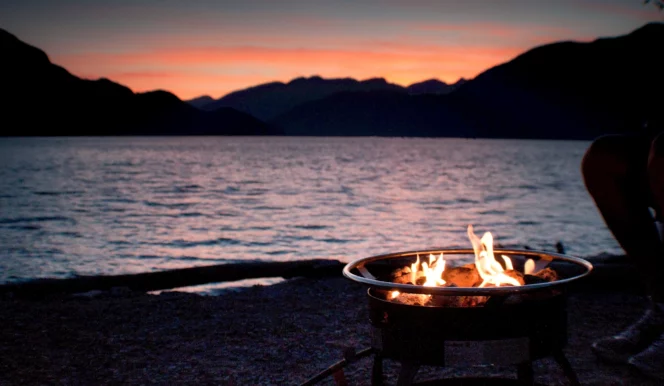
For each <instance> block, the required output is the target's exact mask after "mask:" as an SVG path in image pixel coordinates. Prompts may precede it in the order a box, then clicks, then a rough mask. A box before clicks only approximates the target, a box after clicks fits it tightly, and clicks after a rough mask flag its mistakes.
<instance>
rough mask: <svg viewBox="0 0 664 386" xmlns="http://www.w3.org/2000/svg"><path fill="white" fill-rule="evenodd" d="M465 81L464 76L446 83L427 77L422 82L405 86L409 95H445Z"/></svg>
mask: <svg viewBox="0 0 664 386" xmlns="http://www.w3.org/2000/svg"><path fill="white" fill-rule="evenodd" d="M466 82H467V80H466V79H464V78H461V79H459V80H458V81H457V82H456V83H454V84H447V83H445V82H442V81H440V80H438V79H429V80H425V81H423V82H418V83H413V84H411V85H410V86H408V87H406V90H408V93H409V94H411V95H420V94H438V95H445V94H449V93H451V92H452V91H454V90H456V89H458V88H459V87H460V86H461V85H462V84H464V83H466Z"/></svg>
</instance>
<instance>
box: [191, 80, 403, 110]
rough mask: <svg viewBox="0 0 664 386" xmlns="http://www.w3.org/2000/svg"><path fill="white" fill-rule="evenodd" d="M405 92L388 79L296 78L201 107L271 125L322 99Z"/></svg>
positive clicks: (263, 85) (242, 92) (239, 92)
mask: <svg viewBox="0 0 664 386" xmlns="http://www.w3.org/2000/svg"><path fill="white" fill-rule="evenodd" d="M389 90H394V91H403V88H402V87H401V86H398V85H396V84H391V83H388V82H386V81H385V79H380V78H375V79H368V80H365V81H358V80H355V79H351V78H344V79H323V78H321V77H319V76H313V77H310V78H296V79H293V80H292V81H290V82H288V83H281V82H273V83H265V84H261V85H258V86H255V87H251V88H248V89H244V90H239V91H235V92H232V93H230V94H228V95H226V96H224V97H222V98H221V99H218V100H216V101H214V102H212V103H209V104H206V105H204V106H201V108H203V109H205V110H214V109H218V108H220V107H231V108H234V109H237V110H239V111H243V112H245V113H248V114H251V115H253V116H254V117H256V118H258V119H262V120H264V121H269V120H271V119H273V118H275V117H277V116H278V115H280V114H283V113H285V112H286V111H288V110H290V109H292V108H294V107H296V106H298V105H300V104H302V103H306V102H310V101H314V100H317V99H322V98H325V97H327V96H330V95H332V94H336V93H339V92H350V91H389Z"/></svg>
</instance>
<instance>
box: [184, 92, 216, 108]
mask: <svg viewBox="0 0 664 386" xmlns="http://www.w3.org/2000/svg"><path fill="white" fill-rule="evenodd" d="M185 102H187V103H189V104H190V105H192V106H194V107H196V108H197V109H201V110H204V109H205V106H207V105H209V104H210V103H212V102H214V98H212V97H211V96H209V95H202V96H199V97H197V98H194V99H189V100H186V101H185Z"/></svg>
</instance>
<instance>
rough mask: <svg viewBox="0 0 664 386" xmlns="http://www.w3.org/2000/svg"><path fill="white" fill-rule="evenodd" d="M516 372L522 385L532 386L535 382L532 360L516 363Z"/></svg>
mask: <svg viewBox="0 0 664 386" xmlns="http://www.w3.org/2000/svg"><path fill="white" fill-rule="evenodd" d="M516 373H517V378H518V380H519V382H520V383H521V384H522V385H523V386H532V385H534V384H535V376H534V374H533V362H526V363H521V364H519V365H517V368H516Z"/></svg>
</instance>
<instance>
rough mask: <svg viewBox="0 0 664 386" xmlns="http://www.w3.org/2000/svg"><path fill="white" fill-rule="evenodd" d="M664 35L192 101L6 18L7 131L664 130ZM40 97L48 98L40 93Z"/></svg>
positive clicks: (523, 134)
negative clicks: (69, 59)
mask: <svg viewBox="0 0 664 386" xmlns="http://www.w3.org/2000/svg"><path fill="white" fill-rule="evenodd" d="M662 41H664V24H663V23H649V24H646V25H645V26H643V27H641V28H639V29H637V30H635V31H633V32H631V33H629V34H627V35H623V36H618V37H612V38H600V39H597V40H595V41H593V42H588V43H580V42H559V43H553V44H547V45H543V46H540V47H536V48H534V49H532V50H529V51H527V52H525V53H523V54H521V55H519V56H517V57H516V58H514V59H513V60H510V61H508V62H506V63H503V64H500V65H498V66H495V67H493V68H491V69H489V70H487V71H485V72H483V73H482V74H480V75H478V76H477V77H476V78H475V79H472V80H469V81H465V82H463V81H462V82H458V83H456V84H454V85H446V84H445V83H443V82H440V81H437V80H428V81H424V82H420V83H416V84H413V85H411V86H409V87H401V86H398V85H394V84H390V83H388V82H386V81H385V80H384V79H380V78H376V79H369V80H365V81H357V80H354V79H350V78H344V79H322V78H320V77H311V78H297V79H294V80H292V81H290V82H288V83H280V82H274V83H268V84H262V85H258V86H255V87H251V88H248V89H245V90H240V91H236V92H233V93H230V94H228V95H226V96H225V97H223V98H221V99H219V100H213V99H212V98H210V97H200V98H196V99H195V100H192V101H189V103H185V102H183V101H181V100H180V99H179V98H177V97H176V96H175V95H173V94H171V93H169V92H166V91H153V92H147V93H134V92H132V91H131V90H130V89H129V88H127V87H125V86H122V85H120V84H117V83H114V82H112V81H110V80H108V79H99V80H85V79H81V78H78V77H76V76H74V75H72V74H70V73H69V72H67V71H66V70H65V69H64V68H62V67H60V66H57V65H55V64H53V63H51V62H50V60H49V58H48V56H47V55H46V54H45V53H44V52H43V51H41V50H39V49H37V48H35V47H33V46H30V45H28V44H26V43H23V42H21V41H20V40H18V39H17V38H16V37H14V36H13V35H11V34H9V33H8V32H6V31H3V30H0V52H2V53H3V59H2V60H0V78H1V79H2V85H3V91H4V93H5V95H6V96H9V97H6V98H5V99H4V100H3V102H2V110H0V111H1V112H2V120H3V122H2V129H0V135H5V136H7V135H153V134H154V135H157V134H158V135H198V134H210V135H215V134H219V135H234V134H237V135H254V134H261V135H264V134H286V135H382V136H455V137H489V138H494V137H502V138H556V139H591V138H594V137H596V136H598V135H600V134H605V133H623V132H643V131H644V129H643V128H642V127H643V124H644V123H645V122H649V127H651V128H652V129H651V130H662V122H663V121H664V119H662V118H663V114H664V110H663V109H662V108H661V107H660V103H659V99H658V98H657V97H656V96H658V95H659V93H660V92H661V90H662V89H663V87H662V86H664V84H663V83H664V80H663V79H662V78H661V77H660V76H659V73H658V72H659V71H660V69H661V68H664V56H662V55H660V51H661V42H662ZM446 87H447V88H446ZM449 87H453V88H454V89H453V90H452V91H451V92H449V91H448V88H449ZM36 98H37V99H38V100H40V103H39V104H38V105H36V104H35V103H31V102H30V101H34V100H35V99H36ZM194 106H199V107H200V108H197V107H194ZM252 115H253V116H252ZM257 118H258V119H257ZM261 120H262V121H265V122H267V124H265V123H263V122H261Z"/></svg>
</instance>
